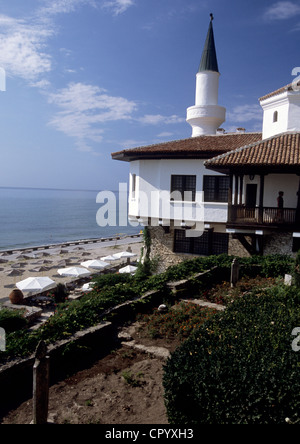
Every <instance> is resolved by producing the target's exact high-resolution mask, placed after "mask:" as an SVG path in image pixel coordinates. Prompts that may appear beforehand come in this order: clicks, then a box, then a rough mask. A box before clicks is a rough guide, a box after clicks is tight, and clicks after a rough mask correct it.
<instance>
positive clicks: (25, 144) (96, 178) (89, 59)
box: [0, 0, 300, 191]
mask: <svg viewBox="0 0 300 444" xmlns="http://www.w3.org/2000/svg"><path fill="white" fill-rule="evenodd" d="M211 12H212V13H213V14H214V22H213V26H214V34H215V43H216V50H217V57H218V64H219V70H220V73H221V77H220V87H219V104H220V105H221V106H224V107H225V108H226V110H227V113H226V122H225V123H224V124H223V125H222V127H223V128H225V130H226V131H235V129H236V128H237V127H244V128H246V130H247V131H261V129H262V110H261V107H260V105H259V101H258V99H259V97H261V96H263V95H265V94H267V93H269V92H272V91H274V90H276V89H278V88H280V87H282V86H284V85H286V84H288V83H291V82H292V81H293V80H294V79H295V76H296V75H297V74H298V73H299V74H300V54H299V43H298V42H299V37H300V0H299V1H296V0H294V1H273V0H264V1H261V0H251V1H249V0H227V1H224V0H209V1H208V0H25V1H24V0H9V1H7V0H0V89H1V91H0V117H1V120H0V138H1V143H0V187H33V188H34V187H37V188H63V189H85V190H97V191H101V190H117V189H118V186H119V183H122V182H128V173H129V164H127V163H125V162H118V161H115V160H112V159H111V153H112V152H116V151H121V150H123V149H127V148H132V147H137V146H145V145H151V144H156V143H160V142H166V141H170V140H178V139H184V138H188V137H191V127H190V126H189V125H188V124H187V122H186V109H187V108H188V107H189V106H193V105H194V101H195V85H196V83H195V82H196V73H197V70H198V66H199V63H200V59H201V54H202V50H203V46H204V42H205V38H206V34H207V30H208V26H209V20H210V16H209V14H210V13H211ZM297 67H299V69H298V70H297ZM292 72H293V74H292Z"/></svg>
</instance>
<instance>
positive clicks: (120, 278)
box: [93, 273, 133, 291]
mask: <svg viewBox="0 0 300 444" xmlns="http://www.w3.org/2000/svg"><path fill="white" fill-rule="evenodd" d="M132 279H133V278H132V276H131V275H130V274H126V273H123V274H122V273H121V274H117V273H108V274H102V275H99V276H95V277H94V278H93V282H94V290H95V291H100V290H102V289H103V288H105V287H113V286H115V285H116V284H124V283H128V282H130V281H132Z"/></svg>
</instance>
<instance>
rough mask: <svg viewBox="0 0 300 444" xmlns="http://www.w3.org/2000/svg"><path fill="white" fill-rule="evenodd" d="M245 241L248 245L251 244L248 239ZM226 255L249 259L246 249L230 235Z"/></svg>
mask: <svg viewBox="0 0 300 444" xmlns="http://www.w3.org/2000/svg"><path fill="white" fill-rule="evenodd" d="M246 239H247V241H248V242H249V243H251V239H250V238H248V237H246ZM228 254H229V256H238V257H250V253H249V252H248V251H247V250H246V248H245V247H244V246H243V245H242V244H241V243H240V241H239V240H238V239H234V238H233V236H232V235H231V234H230V235H229V244H228Z"/></svg>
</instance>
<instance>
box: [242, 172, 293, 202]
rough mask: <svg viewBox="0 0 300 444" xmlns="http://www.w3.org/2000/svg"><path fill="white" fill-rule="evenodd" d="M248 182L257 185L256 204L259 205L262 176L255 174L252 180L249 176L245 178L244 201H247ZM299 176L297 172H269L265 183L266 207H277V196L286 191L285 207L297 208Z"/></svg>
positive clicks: (284, 197)
mask: <svg viewBox="0 0 300 444" xmlns="http://www.w3.org/2000/svg"><path fill="white" fill-rule="evenodd" d="M247 184H256V185H257V195H256V205H257V206H258V205H259V193H260V191H259V190H260V176H259V175H256V176H254V179H253V180H250V178H249V176H245V178H244V191H243V203H245V201H246V188H247ZM298 188H299V177H298V176H297V175H296V174H268V175H266V176H265V183H264V207H274V208H276V207H277V196H278V193H279V191H283V192H284V196H283V199H284V207H285V208H296V207H297V201H298V196H297V192H298Z"/></svg>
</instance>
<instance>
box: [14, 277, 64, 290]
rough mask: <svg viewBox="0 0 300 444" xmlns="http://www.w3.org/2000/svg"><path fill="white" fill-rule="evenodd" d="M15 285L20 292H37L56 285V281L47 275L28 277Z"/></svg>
mask: <svg viewBox="0 0 300 444" xmlns="http://www.w3.org/2000/svg"><path fill="white" fill-rule="evenodd" d="M16 286H17V288H18V289H19V290H21V291H22V292H27V293H30V294H38V293H42V292H43V291H47V290H51V289H52V288H55V287H56V283H55V282H54V281H53V280H52V279H50V278H49V277H29V278H27V279H25V280H23V281H20V282H17V283H16Z"/></svg>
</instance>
